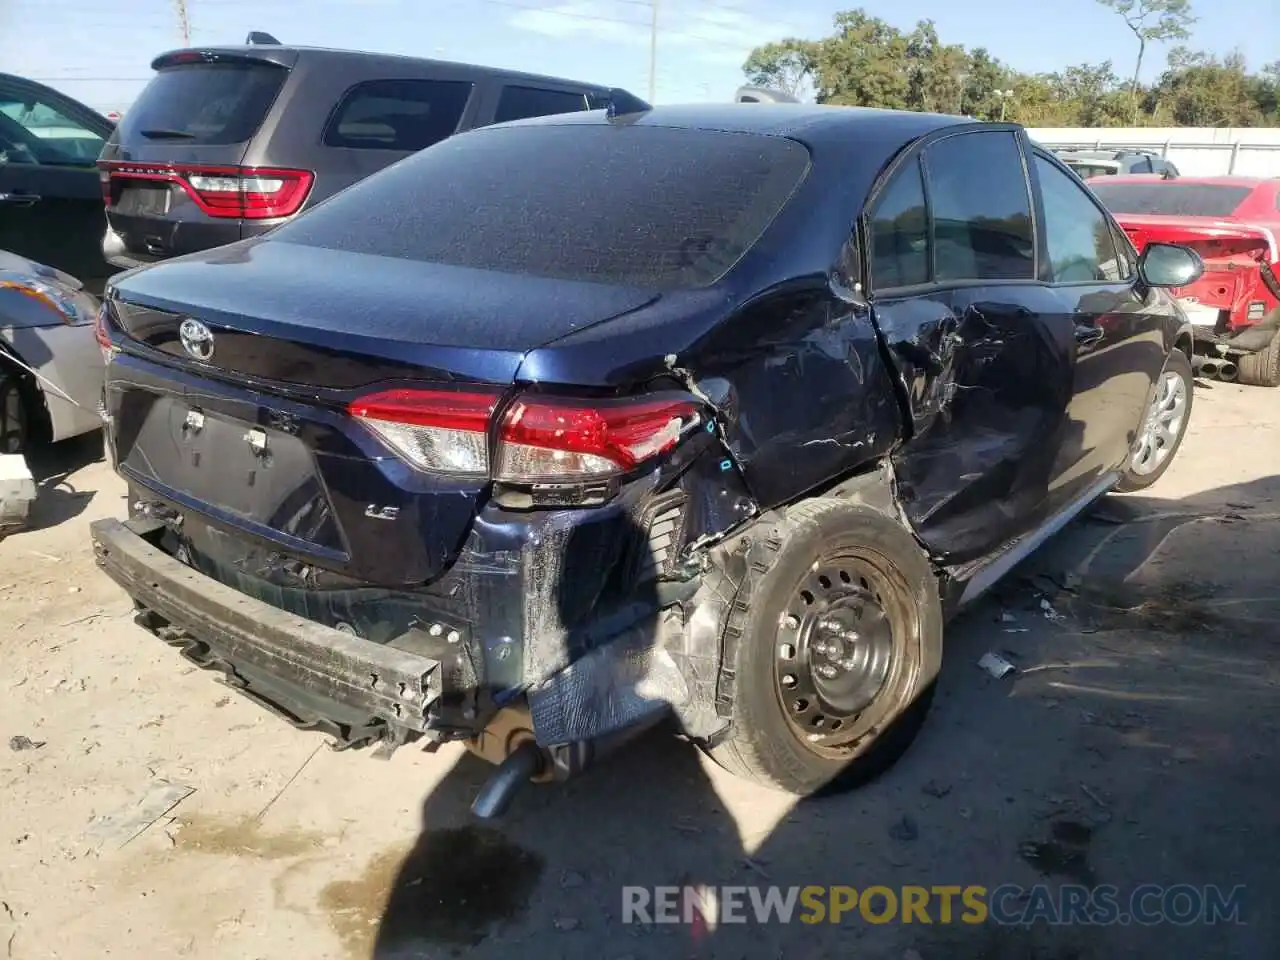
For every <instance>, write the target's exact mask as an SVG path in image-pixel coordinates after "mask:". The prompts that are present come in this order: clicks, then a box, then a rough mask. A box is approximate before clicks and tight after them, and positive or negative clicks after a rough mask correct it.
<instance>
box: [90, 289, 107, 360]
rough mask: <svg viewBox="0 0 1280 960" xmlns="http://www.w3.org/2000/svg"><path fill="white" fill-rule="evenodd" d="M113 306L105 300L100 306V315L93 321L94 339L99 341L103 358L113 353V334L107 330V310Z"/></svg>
mask: <svg viewBox="0 0 1280 960" xmlns="http://www.w3.org/2000/svg"><path fill="white" fill-rule="evenodd" d="M110 309H111V308H110V307H109V306H107V304H106V303H105V302H104V303H103V304H102V306H100V307H99V308H98V317H97V319H96V320H95V321H94V323H93V339H95V340H97V341H98V346H99V347H101V348H102V358H103V359H104V360H106V359H109V357H110V355H111V334H110V332H109V331H108V330H107V323H108V320H107V311H108V310H110Z"/></svg>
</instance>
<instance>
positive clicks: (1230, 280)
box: [1116, 214, 1280, 327]
mask: <svg viewBox="0 0 1280 960" xmlns="http://www.w3.org/2000/svg"><path fill="white" fill-rule="evenodd" d="M1116 220H1117V221H1118V222H1119V224H1120V227H1121V229H1123V230H1124V232H1125V233H1126V234H1127V235H1128V237H1129V239H1130V240H1132V241H1133V245H1134V246H1135V247H1136V248H1137V249H1138V252H1139V253H1141V252H1142V250H1143V249H1144V248H1145V247H1146V246H1147V244H1149V243H1176V244H1180V245H1182V246H1185V247H1190V248H1191V249H1192V250H1195V251H1196V253H1198V254H1199V255H1200V257H1201V259H1202V260H1204V267H1205V271H1204V275H1203V276H1202V277H1201V278H1200V279H1199V280H1197V281H1196V282H1195V283H1193V284H1190V285H1188V286H1186V287H1180V288H1176V289H1174V290H1173V291H1171V292H1172V293H1173V295H1174V296H1175V297H1177V298H1178V299H1179V300H1180V301H1181V304H1182V307H1183V309H1184V311H1185V312H1186V313H1187V316H1188V318H1189V319H1190V320H1191V322H1192V323H1194V324H1196V325H1198V326H1215V327H1216V326H1218V325H1219V324H1220V323H1221V322H1222V321H1223V315H1224V314H1225V315H1226V316H1227V317H1228V318H1230V317H1231V316H1232V314H1233V313H1235V312H1236V311H1237V310H1239V309H1240V308H1241V307H1242V305H1244V304H1246V303H1248V302H1252V301H1253V299H1255V298H1257V297H1259V296H1263V295H1264V294H1263V293H1262V289H1263V284H1262V273H1261V271H1262V265H1263V264H1264V263H1272V264H1274V263H1276V262H1277V260H1278V259H1280V256H1278V255H1277V250H1276V238H1275V236H1274V235H1273V234H1272V232H1271V231H1270V230H1268V229H1267V228H1265V227H1258V226H1252V225H1250V224H1246V223H1240V222H1237V221H1231V220H1222V219H1217V218H1210V217H1175V216H1155V215H1136V214H1117V215H1116Z"/></svg>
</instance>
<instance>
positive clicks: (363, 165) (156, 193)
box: [98, 34, 634, 268]
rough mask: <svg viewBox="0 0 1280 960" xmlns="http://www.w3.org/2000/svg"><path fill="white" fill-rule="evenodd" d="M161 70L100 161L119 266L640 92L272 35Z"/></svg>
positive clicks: (257, 227)
mask: <svg viewBox="0 0 1280 960" xmlns="http://www.w3.org/2000/svg"><path fill="white" fill-rule="evenodd" d="M262 36H263V35H260V34H255V35H251V40H258V39H259V38H260V37H262ZM266 39H267V40H268V41H270V39H271V38H269V37H268V38H266ZM151 66H152V68H153V69H154V70H155V71H156V74H155V76H154V77H153V78H152V79H151V81H150V83H149V84H148V85H147V87H146V88H145V89H144V90H143V91H142V93H141V94H140V95H139V97H138V100H137V101H136V102H135V103H134V104H133V105H132V106H131V107H130V108H129V110H128V111H127V112H126V113H125V116H124V118H123V119H122V120H121V121H120V123H119V125H118V126H117V127H116V129H115V132H114V133H112V135H111V137H110V139H109V140H108V141H107V144H106V146H105V148H104V149H103V151H102V156H101V159H100V160H99V161H98V167H99V177H100V180H101V186H102V195H103V200H104V202H105V204H106V213H107V231H106V236H105V238H104V239H103V255H104V256H105V257H106V259H107V260H108V261H109V262H110V263H111V264H113V265H115V266H117V267H122V268H130V267H135V266H139V265H141V264H146V263H151V262H154V261H157V260H163V259H166V258H168V257H173V256H179V255H181V254H187V253H194V252H196V251H198V250H205V249H208V248H210V247H216V246H221V245H223V244H226V243H231V242H233V241H236V240H241V239H244V238H247V237H252V236H256V235H258V234H261V233H265V232H266V231H267V230H269V229H270V228H272V227H274V226H276V225H278V224H280V223H282V222H284V221H285V220H287V219H289V218H290V217H292V216H294V215H296V214H297V213H299V212H300V211H302V210H304V209H306V208H307V207H309V206H313V205H314V204H316V203H319V202H320V201H322V200H324V199H325V198H327V197H330V196H332V195H333V194H335V193H337V192H338V191H339V190H342V189H343V188H344V187H348V186H350V185H351V184H353V183H355V182H356V181H357V180H361V179H363V178H364V177H367V176H369V174H371V173H374V172H376V171H378V170H381V169H382V168H383V167H385V166H388V165H389V164H391V163H394V162H395V161H397V160H400V159H401V158H403V157H406V156H408V155H409V154H411V153H414V152H415V151H418V150H422V149H423V148H425V147H429V146H431V145H432V144H433V143H436V142H437V141H440V140H443V139H445V138H446V137H449V136H451V135H452V134H455V133H459V132H461V131H463V130H469V129H471V128H473V127H481V126H485V125H487V124H491V123H501V122H503V121H507V120H518V119H522V118H525V117H535V116H543V115H548V114H557V113H568V112H572V111H577V110H586V109H593V108H595V107H603V106H606V105H607V104H608V103H609V102H610V101H611V99H612V98H614V97H616V96H617V95H619V94H622V95H624V96H628V97H629V95H627V94H625V93H624V92H623V91H616V90H610V89H609V88H607V87H602V86H597V85H593V84H587V83H580V82H577V81H573V80H561V79H556V78H553V77H541V76H533V75H529V74H522V73H512V72H510V71H505V70H495V69H491V68H489V67H481V66H473V65H470V64H463V63H449V62H444V61H438V60H421V59H417V58H412V57H398V56H389V55H383V54H372V53H359V52H354V51H347V50H327V49H315V48H307V47H290V46H283V45H280V44H278V43H274V42H266V43H262V42H251V43H249V44H247V45H245V46H240V47H201V48H197V49H185V50H175V51H171V52H169V53H165V54H162V55H161V56H159V57H157V58H156V59H155V60H154V61H153V62H152V65H151ZM632 99H633V100H634V98H632Z"/></svg>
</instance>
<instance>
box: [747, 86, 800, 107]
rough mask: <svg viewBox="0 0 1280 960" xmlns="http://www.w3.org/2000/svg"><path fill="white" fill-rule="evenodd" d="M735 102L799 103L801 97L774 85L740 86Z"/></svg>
mask: <svg viewBox="0 0 1280 960" xmlns="http://www.w3.org/2000/svg"><path fill="white" fill-rule="evenodd" d="M733 102H734V103H799V102H800V98H799V97H795V96H792V95H791V94H789V93H787V92H786V91H785V90H775V89H774V88H772V87H739V88H738V92H737V93H735V94H734V95H733Z"/></svg>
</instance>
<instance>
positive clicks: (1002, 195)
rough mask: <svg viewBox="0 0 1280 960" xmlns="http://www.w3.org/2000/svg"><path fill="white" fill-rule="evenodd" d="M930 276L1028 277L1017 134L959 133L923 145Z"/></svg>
mask: <svg viewBox="0 0 1280 960" xmlns="http://www.w3.org/2000/svg"><path fill="white" fill-rule="evenodd" d="M925 165H926V168H927V170H928V176H929V202H930V206H931V208H932V214H933V222H934V244H935V247H934V257H935V265H936V271H937V279H938V280H939V281H942V282H945V281H948V280H1031V279H1033V278H1034V277H1035V241H1034V239H1033V234H1032V227H1031V195H1030V191H1029V188H1028V185H1027V178H1026V174H1025V172H1024V171H1023V167H1022V154H1021V151H1020V150H1019V148H1018V141H1017V138H1016V137H1015V136H1014V135H1013V134H1012V133H1005V132H1003V131H989V132H988V131H982V132H979V133H964V134H959V135H957V136H953V137H947V138H946V139H945V140H939V141H938V142H937V143H935V144H932V145H931V146H929V147H928V148H927V149H926V150H925Z"/></svg>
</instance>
